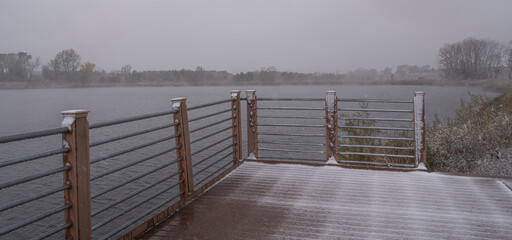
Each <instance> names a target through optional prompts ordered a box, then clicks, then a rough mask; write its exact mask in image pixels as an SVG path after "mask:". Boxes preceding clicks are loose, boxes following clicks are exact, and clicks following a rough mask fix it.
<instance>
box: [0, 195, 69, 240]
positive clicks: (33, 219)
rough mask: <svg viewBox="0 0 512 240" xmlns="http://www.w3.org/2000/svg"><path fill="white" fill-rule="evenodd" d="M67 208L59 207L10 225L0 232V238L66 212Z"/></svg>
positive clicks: (65, 206)
mask: <svg viewBox="0 0 512 240" xmlns="http://www.w3.org/2000/svg"><path fill="white" fill-rule="evenodd" d="M69 208H71V204H69V203H68V204H65V205H64V206H60V207H57V208H54V209H52V210H50V211H48V212H45V213H41V214H39V215H36V216H34V217H31V218H29V219H26V220H25V221H22V222H20V223H17V224H14V225H11V226H9V227H6V228H3V229H1V230H0V236H2V235H5V234H7V233H10V232H12V231H14V230H16V229H19V228H22V227H25V226H27V225H29V224H31V223H34V222H37V221H39V220H41V219H43V218H47V217H49V216H51V215H54V214H56V213H59V212H62V211H64V210H66V209H69Z"/></svg>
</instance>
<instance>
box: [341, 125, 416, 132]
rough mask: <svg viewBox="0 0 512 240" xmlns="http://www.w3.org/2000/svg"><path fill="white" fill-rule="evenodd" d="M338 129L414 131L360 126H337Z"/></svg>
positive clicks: (410, 129)
mask: <svg viewBox="0 0 512 240" xmlns="http://www.w3.org/2000/svg"><path fill="white" fill-rule="evenodd" d="M338 128H346V129H368V130H390V131H414V128H399V127H360V126H339V127H338Z"/></svg>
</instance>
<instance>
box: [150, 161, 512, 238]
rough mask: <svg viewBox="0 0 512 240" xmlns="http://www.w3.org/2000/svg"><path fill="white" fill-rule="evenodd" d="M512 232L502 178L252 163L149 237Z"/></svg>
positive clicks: (511, 200)
mask: <svg viewBox="0 0 512 240" xmlns="http://www.w3.org/2000/svg"><path fill="white" fill-rule="evenodd" d="M505 182H506V181H505ZM507 184H510V182H508V183H507ZM511 226H512V191H511V189H510V188H509V187H507V185H506V184H505V183H504V181H502V180H500V179H498V178H483V177H464V176H450V175H443V174H438V173H426V172H392V171H375V170H360V169H347V168H340V167H335V166H323V167H314V166H303V165H296V164H264V163H257V162H245V163H244V164H242V165H241V166H240V167H238V168H237V169H236V170H234V171H233V172H232V173H230V174H229V175H228V176H226V177H225V178H224V179H223V180H222V181H221V182H219V183H218V184H217V185H215V186H213V187H212V188H211V189H210V190H209V191H207V192H206V193H204V194H203V195H201V196H200V197H198V198H197V199H196V200H194V201H193V202H191V203H190V204H189V205H187V206H186V207H184V208H183V209H181V210H180V211H178V212H177V213H175V214H174V215H173V216H171V217H170V218H169V219H167V220H165V221H163V222H162V223H161V224H160V225H158V226H157V227H156V228H154V229H152V230H151V231H149V232H147V233H146V234H145V235H144V236H142V239H512V228H511Z"/></svg>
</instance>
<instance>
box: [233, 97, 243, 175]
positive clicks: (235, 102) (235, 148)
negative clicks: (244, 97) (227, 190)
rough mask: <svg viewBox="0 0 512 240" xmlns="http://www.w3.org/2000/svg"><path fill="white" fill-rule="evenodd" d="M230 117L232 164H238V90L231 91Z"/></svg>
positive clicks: (240, 136)
mask: <svg viewBox="0 0 512 240" xmlns="http://www.w3.org/2000/svg"><path fill="white" fill-rule="evenodd" d="M231 99H232V100H233V101H232V102H231V116H232V117H234V118H233V119H232V122H231V123H232V125H233V129H232V133H233V135H235V136H233V144H235V145H234V146H233V151H234V153H233V164H234V165H236V164H239V163H240V160H241V159H242V115H241V112H242V111H241V107H240V90H232V91H231Z"/></svg>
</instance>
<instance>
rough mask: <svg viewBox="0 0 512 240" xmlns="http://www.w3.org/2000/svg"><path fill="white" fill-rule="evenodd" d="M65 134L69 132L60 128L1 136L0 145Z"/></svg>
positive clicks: (65, 128)
mask: <svg viewBox="0 0 512 240" xmlns="http://www.w3.org/2000/svg"><path fill="white" fill-rule="evenodd" d="M67 132H69V128H67V127H61V128H52V129H46V130H42V131H36V132H29V133H22V134H16V135H10V136H3V137H0V144H1V143H8V142H15V141H21V140H27V139H32V138H39V137H46V136H50V135H56V134H61V133H67Z"/></svg>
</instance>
